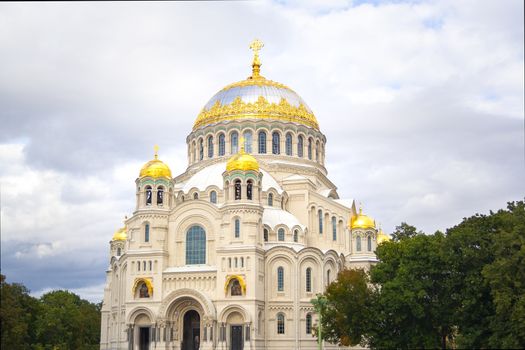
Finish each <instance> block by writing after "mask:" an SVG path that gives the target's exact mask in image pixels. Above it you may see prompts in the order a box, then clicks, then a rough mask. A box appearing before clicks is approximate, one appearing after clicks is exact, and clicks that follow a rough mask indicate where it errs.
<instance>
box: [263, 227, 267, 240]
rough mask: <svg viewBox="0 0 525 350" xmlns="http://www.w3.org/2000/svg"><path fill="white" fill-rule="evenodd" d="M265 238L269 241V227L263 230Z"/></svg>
mask: <svg viewBox="0 0 525 350" xmlns="http://www.w3.org/2000/svg"><path fill="white" fill-rule="evenodd" d="M263 239H264V241H265V242H268V230H267V229H264V230H263Z"/></svg>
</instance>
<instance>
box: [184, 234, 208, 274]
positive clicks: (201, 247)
mask: <svg viewBox="0 0 525 350" xmlns="http://www.w3.org/2000/svg"><path fill="white" fill-rule="evenodd" d="M205 263H206V232H205V231H204V229H203V228H202V227H200V226H197V225H195V226H192V227H190V228H189V230H188V232H186V265H194V264H205Z"/></svg>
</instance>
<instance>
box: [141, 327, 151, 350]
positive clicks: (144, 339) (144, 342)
mask: <svg viewBox="0 0 525 350" xmlns="http://www.w3.org/2000/svg"><path fill="white" fill-rule="evenodd" d="M139 350H149V327H140V330H139Z"/></svg>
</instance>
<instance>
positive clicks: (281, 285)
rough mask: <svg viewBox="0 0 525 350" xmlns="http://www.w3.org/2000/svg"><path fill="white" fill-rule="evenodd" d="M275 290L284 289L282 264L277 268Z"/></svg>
mask: <svg viewBox="0 0 525 350" xmlns="http://www.w3.org/2000/svg"><path fill="white" fill-rule="evenodd" d="M277 291H278V292H283V291H284V268H283V267H282V266H279V267H278V268H277Z"/></svg>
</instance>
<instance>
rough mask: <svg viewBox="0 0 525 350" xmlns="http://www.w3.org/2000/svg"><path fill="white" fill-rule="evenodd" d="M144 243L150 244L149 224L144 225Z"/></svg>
mask: <svg viewBox="0 0 525 350" xmlns="http://www.w3.org/2000/svg"><path fill="white" fill-rule="evenodd" d="M144 242H149V224H146V225H144Z"/></svg>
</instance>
